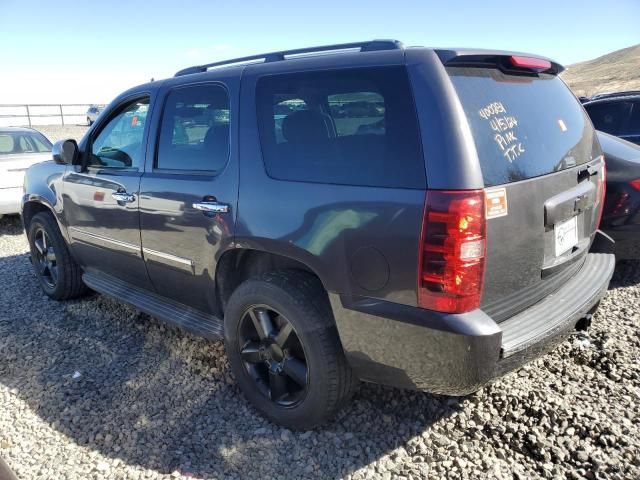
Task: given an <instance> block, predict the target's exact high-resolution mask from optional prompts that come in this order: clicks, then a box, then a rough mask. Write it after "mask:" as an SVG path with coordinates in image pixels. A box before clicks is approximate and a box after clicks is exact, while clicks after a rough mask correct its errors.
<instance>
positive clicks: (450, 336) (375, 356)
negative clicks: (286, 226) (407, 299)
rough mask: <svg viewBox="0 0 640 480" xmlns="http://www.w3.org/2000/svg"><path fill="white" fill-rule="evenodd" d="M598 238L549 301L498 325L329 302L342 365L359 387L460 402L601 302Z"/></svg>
mask: <svg viewBox="0 0 640 480" xmlns="http://www.w3.org/2000/svg"><path fill="white" fill-rule="evenodd" d="M612 243H613V242H611V240H610V239H608V238H607V237H606V236H605V235H603V234H601V233H600V232H599V233H598V238H597V239H596V241H595V242H594V248H592V251H591V252H590V253H589V254H587V256H586V258H585V261H584V264H583V266H582V268H581V269H580V270H579V272H578V273H576V275H575V276H574V277H572V278H571V279H570V280H569V281H568V282H566V284H565V285H564V286H563V287H562V288H561V289H560V290H558V291H556V292H555V293H554V294H552V295H549V296H548V297H546V298H545V299H543V300H541V301H540V302H538V303H536V304H534V305H533V306H531V307H530V308H528V309H526V310H525V311H523V312H521V313H519V314H518V315H516V316H514V317H512V318H510V319H508V320H505V321H504V322H502V323H500V324H498V323H496V322H494V321H493V320H492V319H491V318H490V317H489V316H488V315H487V314H486V313H484V312H483V311H482V310H474V311H472V312H469V313H465V314H442V313H437V312H432V311H428V310H422V309H419V308H416V307H409V306H405V305H398V304H393V303H390V302H385V301H381V300H377V299H369V298H353V297H346V296H339V295H330V299H331V304H332V307H333V311H334V315H335V317H336V323H337V326H338V332H339V334H340V339H341V341H342V344H343V347H344V349H345V352H346V355H347V358H348V360H349V362H350V364H351V366H352V368H353V369H354V370H355V372H356V374H357V375H358V376H359V377H360V378H361V379H362V380H365V381H372V382H375V383H382V384H387V385H392V386H397V387H402V388H413V389H419V390H425V391H429V392H433V393H440V394H447V395H465V394H468V393H471V392H473V391H475V390H478V389H479V388H481V387H482V386H483V385H485V384H486V383H488V382H489V381H490V380H492V379H493V378H495V377H497V376H500V375H502V374H504V373H506V372H508V371H510V370H513V369H514V368H517V367H519V366H520V365H522V364H523V363H526V362H527V361H529V360H531V359H532V358H535V357H537V356H539V355H541V354H542V353H544V352H546V351H548V350H549V349H550V348H552V347H553V346H555V345H556V344H557V343H558V342H559V341H561V340H562V339H563V338H564V337H565V336H566V334H568V333H569V332H571V331H572V330H574V329H575V326H576V323H577V322H578V321H579V320H581V319H582V318H585V317H586V316H588V315H589V314H590V313H591V312H592V311H593V310H594V309H595V307H596V306H597V304H598V302H599V301H600V299H601V298H602V297H603V296H604V294H605V293H606V291H607V287H608V285H609V280H610V279H611V276H612V275H613V270H614V267H615V258H614V255H613V253H610V252H611V251H612V250H609V251H607V250H608V246H610V245H612Z"/></svg>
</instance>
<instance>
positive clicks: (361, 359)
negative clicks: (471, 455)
mask: <svg viewBox="0 0 640 480" xmlns="http://www.w3.org/2000/svg"><path fill="white" fill-rule="evenodd" d="M561 70H562V67H561V66H560V65H558V64H556V63H554V62H551V61H549V60H547V59H543V58H538V57H532V56H529V55H523V54H513V53H507V52H496V51H479V50H464V49H461V50H437V49H430V48H405V47H404V46H403V45H402V44H401V43H399V42H397V41H384V40H378V41H371V42H364V43H353V44H343V45H332V46H327V47H316V48H310V49H301V50H291V51H286V52H276V53H270V54H265V55H258V56H254V57H245V58H241V59H234V60H230V61H228V62H219V63H214V64H209V65H202V66H196V67H191V68H188V69H186V70H182V71H180V72H178V73H177V74H176V76H175V77H174V78H171V79H167V80H163V81H158V82H153V83H149V84H146V85H142V86H139V87H136V88H133V89H131V90H129V91H127V92H125V93H124V94H122V95H121V96H120V97H118V98H117V99H116V100H114V102H113V103H112V104H111V105H109V106H108V107H107V108H106V110H105V111H104V112H103V113H102V114H101V115H100V117H99V118H98V119H97V121H96V123H95V124H94V125H93V127H92V128H91V129H90V130H89V131H88V132H87V134H86V135H85V137H84V138H83V139H82V141H81V142H80V143H79V144H76V143H75V142H74V141H73V140H66V141H62V142H59V143H58V144H56V146H55V148H54V152H53V161H52V162H46V163H43V164H39V165H36V166H34V167H32V168H31V169H30V170H29V171H28V173H27V176H26V180H25V187H24V188H25V192H24V198H23V211H22V214H23V221H24V226H25V229H26V231H27V234H28V238H29V242H30V245H31V255H32V260H33V265H34V268H35V271H36V274H37V277H38V279H39V281H40V283H41V285H42V287H43V289H44V291H45V292H46V293H47V295H49V296H50V297H51V298H54V299H59V300H63V299H69V298H73V297H77V296H80V295H81V294H83V293H85V292H86V291H87V290H88V289H92V290H95V291H97V292H100V293H104V294H107V295H111V296H113V297H115V298H117V299H119V300H121V301H123V302H127V303H130V304H132V305H134V306H136V307H137V308H139V309H140V310H142V311H144V312H147V313H149V314H150V315H152V316H155V317H158V318H161V319H164V320H166V321H168V322H171V323H173V324H176V325H179V326H181V327H183V328H185V329H188V330H190V331H192V332H194V333H196V334H198V335H203V336H205V337H208V338H211V339H221V338H224V341H225V344H226V350H227V355H228V358H229V362H230V364H231V368H232V370H233V373H234V374H235V378H236V380H237V382H238V384H239V386H240V387H241V389H242V390H243V392H244V393H245V394H246V396H247V397H248V398H249V400H250V401H251V402H252V403H253V404H254V405H255V407H256V408H257V409H258V410H259V411H261V412H262V413H263V414H265V415H266V416H267V417H268V418H270V419H271V420H273V421H275V422H277V423H279V424H282V425H286V426H287V427H290V428H298V429H299V428H310V427H313V426H315V425H318V424H320V423H322V422H323V421H325V420H326V419H327V418H329V417H330V416H331V415H332V414H333V413H334V412H336V411H337V410H338V409H339V408H340V407H342V406H343V405H344V404H345V402H347V401H348V399H349V398H350V396H351V395H352V393H353V391H354V389H355V388H356V386H357V384H358V381H359V380H364V381H370V382H378V383H383V384H388V385H394V386H397V387H404V388H417V389H421V390H426V391H430V392H437V393H441V394H449V395H464V394H467V393H469V392H472V391H474V390H477V389H479V388H481V387H482V386H483V385H484V384H486V383H487V382H489V381H490V380H491V379H492V378H494V377H496V376H498V375H501V374H503V373H504V372H506V371H509V370H510V369H513V368H515V367H517V366H518V365H521V364H522V363H523V362H525V361H526V360H528V359H529V358H531V357H533V356H536V355H539V354H541V353H542V352H543V351H544V350H545V349H547V348H549V347H550V346H552V345H554V344H555V343H557V342H558V340H559V339H561V338H563V336H564V335H565V334H567V333H568V332H570V331H572V330H574V329H575V328H576V327H578V328H580V327H585V326H586V325H588V323H589V320H590V318H591V313H592V312H593V311H594V310H595V308H596V307H597V305H598V301H599V300H600V298H601V297H602V295H603V294H604V293H605V291H606V289H607V285H608V283H609V279H610V277H611V275H612V272H613V268H614V256H613V254H612V242H611V240H610V239H609V238H608V237H606V236H605V235H603V234H602V233H601V232H599V231H598V230H597V225H598V221H599V217H600V213H601V211H602V202H603V197H604V161H603V157H602V152H601V150H600V147H599V144H598V141H597V138H596V136H595V133H594V130H593V127H592V125H591V122H590V121H589V119H588V117H587V116H586V114H585V112H584V110H583V108H582V107H581V105H580V103H579V102H578V100H577V99H576V98H575V97H574V96H573V95H572V94H571V92H570V91H569V89H568V88H567V87H566V86H565V84H564V83H563V82H562V81H561V80H560V79H559V78H558V77H557V74H558V73H559V72H560V71H561Z"/></svg>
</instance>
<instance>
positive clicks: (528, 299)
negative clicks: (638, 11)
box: [447, 65, 604, 321]
mask: <svg viewBox="0 0 640 480" xmlns="http://www.w3.org/2000/svg"><path fill="white" fill-rule="evenodd" d="M447 72H448V73H449V76H450V78H451V80H452V82H453V84H454V87H455V89H456V92H457V93H458V96H459V98H460V101H461V103H462V107H463V109H464V112H465V115H466V117H467V120H468V122H469V125H470V128H471V132H472V134H473V137H474V142H475V145H476V150H477V153H478V159H479V161H480V166H481V169H482V173H483V178H484V183H485V187H486V188H485V192H486V196H487V202H488V203H487V252H486V271H485V281H484V293H483V297H482V309H483V310H484V311H485V312H486V313H488V314H489V315H491V316H492V318H494V320H496V321H501V320H504V319H506V318H508V317H510V316H512V315H514V314H515V313H517V312H519V311H521V310H523V309H525V308H527V307H528V306H530V305H532V304H533V303H535V302H537V301H539V300H541V299H542V298H544V297H545V296H547V295H549V294H551V293H553V292H554V291H556V290H558V289H559V288H560V287H561V286H562V285H563V284H564V283H566V281H568V279H570V278H571V277H572V276H573V275H575V274H576V272H577V271H578V270H579V269H580V267H581V265H582V263H583V262H584V259H585V255H586V253H587V252H588V250H589V246H590V244H591V241H592V239H593V236H594V234H595V231H596V228H597V223H598V220H599V214H600V211H601V208H602V205H601V203H602V202H601V198H602V194H603V182H602V180H603V175H604V161H603V159H602V156H601V151H600V147H599V144H598V142H597V140H596V136H595V131H594V130H593V127H592V125H591V122H590V121H589V120H588V118H587V116H586V114H585V112H584V110H583V109H582V107H581V105H580V104H579V102H578V101H577V100H576V99H575V97H574V96H573V94H572V93H571V92H570V91H569V89H568V88H567V87H566V85H565V84H564V83H563V82H562V81H561V80H560V79H559V78H557V76H556V75H554V74H552V73H534V72H529V73H525V72H517V71H509V70H506V71H505V69H503V68H488V67H486V65H483V66H480V67H475V66H460V67H448V68H447Z"/></svg>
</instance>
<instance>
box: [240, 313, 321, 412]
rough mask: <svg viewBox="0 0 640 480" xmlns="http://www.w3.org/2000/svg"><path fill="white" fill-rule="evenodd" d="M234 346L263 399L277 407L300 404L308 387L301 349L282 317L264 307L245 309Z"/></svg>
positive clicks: (304, 359) (287, 323)
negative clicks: (236, 344) (236, 342)
mask: <svg viewBox="0 0 640 480" xmlns="http://www.w3.org/2000/svg"><path fill="white" fill-rule="evenodd" d="M238 342H239V345H238V347H239V351H240V357H241V359H242V362H243V364H244V368H245V370H246V372H247V373H248V374H249V376H250V377H251V378H252V379H253V381H254V382H255V383H256V386H257V387H258V390H259V391H260V392H261V393H262V394H263V395H264V396H265V397H267V398H268V399H269V400H271V401H272V402H274V403H276V404H277V405H279V406H281V407H294V406H295V405H297V404H298V403H300V402H301V401H302V400H304V397H305V395H306V393H307V390H308V386H309V375H308V367H307V360H306V356H305V352H304V347H303V345H302V343H301V341H300V338H299V337H298V335H297V334H296V332H295V329H294V328H293V325H291V323H290V322H289V321H288V320H287V319H286V318H285V317H284V316H283V315H282V314H280V313H279V312H277V311H276V310H274V309H273V308H271V307H268V306H266V305H253V306H251V307H249V308H248V309H247V310H246V311H245V313H244V315H243V316H242V319H241V320H240V323H239V331H238Z"/></svg>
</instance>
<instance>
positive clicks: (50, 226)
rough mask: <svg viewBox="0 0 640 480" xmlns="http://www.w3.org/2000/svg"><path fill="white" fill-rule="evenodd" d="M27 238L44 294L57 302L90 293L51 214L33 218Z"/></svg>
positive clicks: (41, 214) (38, 215)
mask: <svg viewBox="0 0 640 480" xmlns="http://www.w3.org/2000/svg"><path fill="white" fill-rule="evenodd" d="M27 238H28V240H29V247H30V248H31V263H32V265H33V269H34V271H35V274H36V277H38V280H39V281H40V285H41V286H42V289H43V290H44V293H46V294H47V295H48V296H49V297H50V298H52V299H54V300H69V299H71V298H77V297H80V296H82V295H84V294H85V293H87V291H88V288H87V287H86V285H85V284H84V283H83V282H82V269H81V268H80V266H79V265H78V264H77V263H76V261H75V260H74V258H73V257H72V256H71V253H70V252H69V249H68V248H67V244H66V242H65V241H64V238H62V234H61V233H60V230H59V229H58V224H57V223H56V221H55V219H54V218H53V216H52V215H51V214H50V213H46V212H41V213H38V214H37V215H34V217H33V218H32V219H31V222H30V223H29V229H28V232H27Z"/></svg>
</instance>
